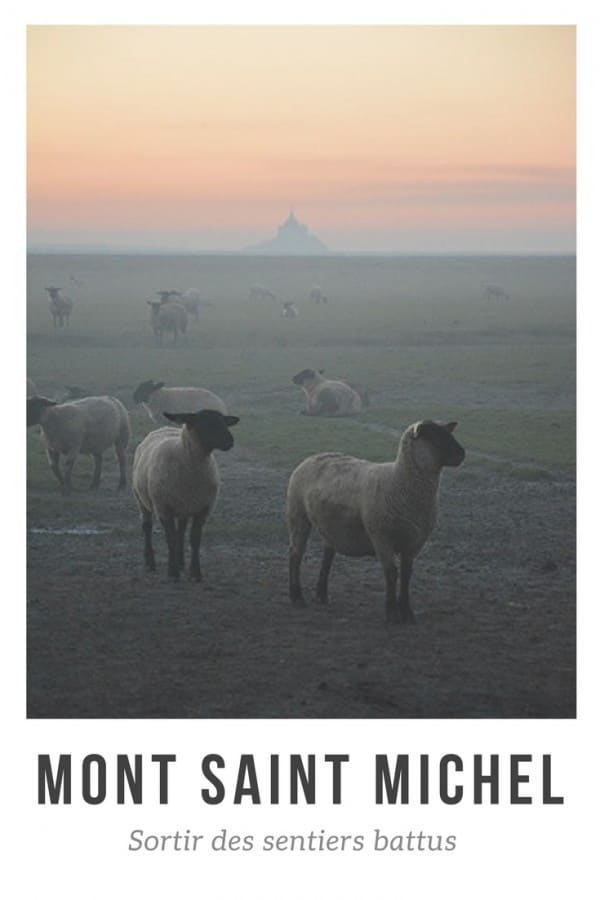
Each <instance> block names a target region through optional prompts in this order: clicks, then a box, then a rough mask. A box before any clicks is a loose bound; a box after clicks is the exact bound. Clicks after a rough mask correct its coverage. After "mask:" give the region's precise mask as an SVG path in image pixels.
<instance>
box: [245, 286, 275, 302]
mask: <svg viewBox="0 0 600 900" xmlns="http://www.w3.org/2000/svg"><path fill="white" fill-rule="evenodd" d="M248 299H249V300H271V301H273V302H275V300H276V299H277V298H276V296H275V294H274V293H273V291H271V290H269V288H267V287H265V286H264V285H262V284H253V285H252V287H251V288H250V293H249V294H248Z"/></svg>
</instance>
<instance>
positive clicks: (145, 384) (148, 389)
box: [133, 379, 165, 403]
mask: <svg viewBox="0 0 600 900" xmlns="http://www.w3.org/2000/svg"><path fill="white" fill-rule="evenodd" d="M164 386H165V382H164V381H152V379H150V380H149V381H141V382H140V384H138V386H137V387H136V389H135V391H134V392H133V402H134V403H146V401H147V400H148V399H149V398H150V397H151V396H152V394H153V393H154V391H157V390H158V389H159V388H161V387H164Z"/></svg>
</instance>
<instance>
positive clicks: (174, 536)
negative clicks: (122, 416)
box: [132, 409, 239, 581]
mask: <svg viewBox="0 0 600 900" xmlns="http://www.w3.org/2000/svg"><path fill="white" fill-rule="evenodd" d="M166 416H167V418H168V419H169V420H170V421H172V422H174V423H175V424H176V425H182V426H183V427H182V428H175V427H172V428H171V427H169V428H159V429H157V430H156V431H151V432H150V434H148V435H147V436H146V437H145V438H144V440H143V441H142V442H141V444H139V446H138V447H137V449H136V451H135V456H134V459H133V475H132V485H133V493H134V496H135V499H136V501H137V504H138V507H139V510H140V513H141V516H142V532H143V535H144V561H145V564H146V568H147V569H149V570H150V571H154V570H155V568H156V564H155V559H154V550H153V547H152V522H153V519H154V517H155V516H156V518H158V519H159V520H160V522H161V524H162V526H163V529H164V532H165V537H166V540H167V547H168V551H169V563H168V574H169V577H170V578H173V579H175V580H177V579H178V578H179V573H180V571H181V569H183V568H184V540H185V533H186V529H187V527H188V524H189V523H190V521H191V529H190V549H191V563H190V577H191V578H192V579H194V580H195V581H199V580H200V579H201V577H202V576H201V571H200V540H201V537H202V529H203V528H204V525H205V523H206V520H207V519H208V517H209V515H210V513H211V511H212V510H213V509H214V506H215V503H216V502H217V496H218V493H219V484H220V477H219V467H218V465H217V462H216V460H215V458H214V455H213V451H214V450H230V449H231V448H232V447H233V435H232V434H231V432H230V430H229V429H230V428H231V427H232V426H233V425H237V423H238V422H239V419H238V418H237V416H224V415H223V414H222V413H220V412H218V411H217V410H212V409H203V410H201V411H200V412H194V413H191V412H187V413H166Z"/></svg>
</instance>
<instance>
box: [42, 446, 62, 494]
mask: <svg viewBox="0 0 600 900" xmlns="http://www.w3.org/2000/svg"><path fill="white" fill-rule="evenodd" d="M46 456H47V457H48V462H49V463H50V469H51V470H52V474H53V475H54V477H55V478H56V480H57V481H58V483H59V484H60V486H61V487H62V486H63V484H64V481H63V476H62V472H61V471H60V453H57V452H56V450H47V451H46Z"/></svg>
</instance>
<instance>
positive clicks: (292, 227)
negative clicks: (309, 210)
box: [244, 209, 329, 256]
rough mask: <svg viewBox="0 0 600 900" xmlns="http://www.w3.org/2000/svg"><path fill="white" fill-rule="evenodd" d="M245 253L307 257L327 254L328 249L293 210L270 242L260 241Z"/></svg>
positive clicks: (246, 248) (247, 248) (246, 249)
mask: <svg viewBox="0 0 600 900" xmlns="http://www.w3.org/2000/svg"><path fill="white" fill-rule="evenodd" d="M244 250H245V252H246V253H265V254H267V255H270V254H287V255H290V256H291V255H295V254H297V255H309V254H317V253H328V252H329V251H328V248H327V247H326V246H325V244H324V243H323V241H321V240H319V238H318V237H316V235H314V234H311V233H310V231H309V230H308V227H307V226H306V225H303V224H302V223H301V222H299V221H298V219H297V218H296V216H295V215H294V210H293V209H292V210H290V214H289V216H288V217H287V219H286V220H285V222H284V223H283V224H282V225H280V226H279V228H278V229H277V234H276V235H275V237H274V238H271V240H270V241H261V243H259V244H252V245H251V246H249V247H245V248H244Z"/></svg>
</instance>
